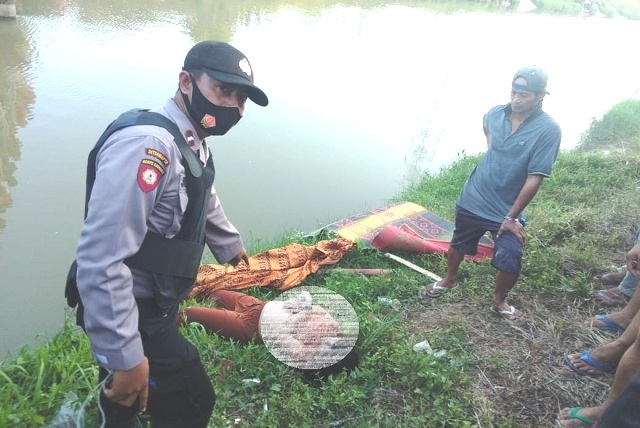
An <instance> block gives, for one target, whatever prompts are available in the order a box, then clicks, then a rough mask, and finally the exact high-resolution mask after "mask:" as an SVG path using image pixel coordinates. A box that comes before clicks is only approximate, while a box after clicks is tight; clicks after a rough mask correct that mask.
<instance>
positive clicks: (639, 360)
mask: <svg viewBox="0 0 640 428" xmlns="http://www.w3.org/2000/svg"><path fill="white" fill-rule="evenodd" d="M627 330H629V329H627ZM633 335H634V337H635V339H634V341H633V344H632V345H631V346H629V349H627V351H626V352H625V353H624V355H623V356H622V358H621V359H620V364H619V365H618V370H616V374H615V377H614V378H613V384H612V385H611V389H610V390H609V394H608V395H607V398H606V400H605V401H604V403H602V405H600V406H595V407H583V408H582V409H580V410H579V411H578V415H581V416H586V417H588V418H590V419H592V420H597V419H598V417H599V416H600V414H601V413H602V412H603V411H604V409H606V408H607V406H608V405H609V404H611V403H612V402H613V401H614V400H615V399H616V398H618V396H619V395H620V393H622V391H623V390H624V388H625V387H626V386H627V384H628V383H629V381H630V380H631V379H633V378H634V377H635V376H636V375H638V374H639V373H640V329H637V328H636V329H635V330H633ZM570 411H571V409H569V408H565V409H562V411H561V412H560V415H559V417H558V421H559V422H560V424H561V425H562V426H565V427H573V426H580V425H575V420H574V419H570V418H569V412H570ZM583 426H587V425H586V424H585V425H583Z"/></svg>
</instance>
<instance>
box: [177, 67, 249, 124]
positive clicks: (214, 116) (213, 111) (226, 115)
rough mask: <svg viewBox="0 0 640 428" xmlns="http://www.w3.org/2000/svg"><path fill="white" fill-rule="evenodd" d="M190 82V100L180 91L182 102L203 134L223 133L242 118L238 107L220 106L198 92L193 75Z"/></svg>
mask: <svg viewBox="0 0 640 428" xmlns="http://www.w3.org/2000/svg"><path fill="white" fill-rule="evenodd" d="M191 83H192V85H193V93H192V101H191V102H189V97H187V94H185V93H184V92H182V91H180V93H181V94H182V99H183V100H184V104H185V105H186V106H187V111H188V112H189V116H191V119H193V121H194V122H196V123H197V124H198V125H199V126H200V129H201V130H202V131H203V132H204V133H205V134H207V135H224V134H226V133H227V131H229V130H230V129H231V128H233V127H234V126H235V124H236V123H238V122H239V121H240V119H242V116H241V115H240V109H239V108H237V107H220V106H218V105H215V104H214V103H212V102H210V101H209V100H207V99H206V98H205V96H204V95H202V92H200V89H199V88H198V85H197V84H196V79H194V78H193V76H191Z"/></svg>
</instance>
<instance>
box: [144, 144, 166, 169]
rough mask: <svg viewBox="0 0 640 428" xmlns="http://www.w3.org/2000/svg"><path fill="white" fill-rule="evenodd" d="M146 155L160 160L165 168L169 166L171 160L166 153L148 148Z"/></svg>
mask: <svg viewBox="0 0 640 428" xmlns="http://www.w3.org/2000/svg"><path fill="white" fill-rule="evenodd" d="M144 153H145V154H146V155H149V156H153V157H154V158H156V159H158V160H159V161H160V162H162V164H163V165H164V166H169V158H167V156H166V155H165V154H164V153H162V152H160V151H158V150H156V149H152V148H150V147H147V148H146V149H144Z"/></svg>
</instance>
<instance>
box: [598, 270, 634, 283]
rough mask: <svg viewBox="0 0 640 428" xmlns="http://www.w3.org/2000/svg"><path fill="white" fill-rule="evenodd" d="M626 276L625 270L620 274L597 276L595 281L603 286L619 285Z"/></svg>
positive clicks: (612, 273)
mask: <svg viewBox="0 0 640 428" xmlns="http://www.w3.org/2000/svg"><path fill="white" fill-rule="evenodd" d="M626 274H627V269H623V270H622V272H611V273H605V274H602V275H598V276H596V277H595V280H596V281H597V282H599V283H600V284H603V285H614V286H617V285H620V283H621V282H622V279H623V278H624V276H625V275H626Z"/></svg>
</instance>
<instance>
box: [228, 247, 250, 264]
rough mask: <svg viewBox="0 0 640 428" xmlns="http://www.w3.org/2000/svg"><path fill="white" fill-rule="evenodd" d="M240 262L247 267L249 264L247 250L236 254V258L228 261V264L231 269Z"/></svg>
mask: <svg viewBox="0 0 640 428" xmlns="http://www.w3.org/2000/svg"><path fill="white" fill-rule="evenodd" d="M241 261H243V262H245V263H246V264H247V265H248V264H249V256H248V255H247V250H245V249H244V248H243V249H242V251H240V252H239V253H238V255H237V256H235V257H234V258H232V259H231V260H229V264H230V265H231V266H233V267H236V266H238V263H240V262H241Z"/></svg>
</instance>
